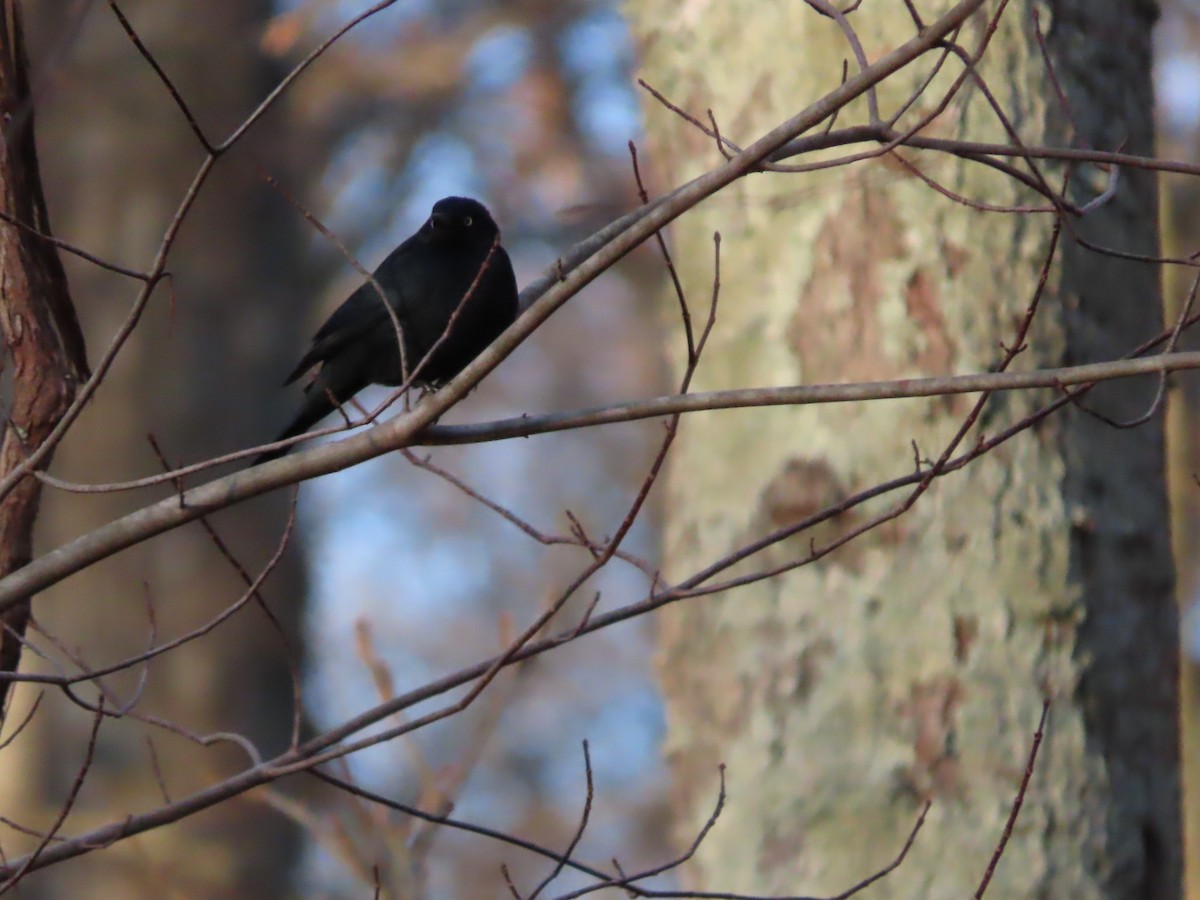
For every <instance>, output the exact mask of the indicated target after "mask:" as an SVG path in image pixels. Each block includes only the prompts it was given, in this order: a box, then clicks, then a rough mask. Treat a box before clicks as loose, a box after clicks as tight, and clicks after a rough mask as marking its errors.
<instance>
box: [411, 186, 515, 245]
mask: <svg viewBox="0 0 1200 900" xmlns="http://www.w3.org/2000/svg"><path fill="white" fill-rule="evenodd" d="M421 231H423V232H424V233H425V235H426V238H427V239H428V240H431V241H438V242H443V241H445V242H447V243H455V244H464V243H465V244H490V243H491V242H492V241H494V240H495V239H496V235H497V234H498V233H499V231H500V229H499V228H497V227H496V222H495V220H494V219H492V214H491V213H490V212H488V209H487V207H486V206H484V205H483V204H482V203H480V202H479V201H478V200H472V199H471V198H470V197H445V198H443V199H441V200H439V201H438V202H437V203H435V204H433V212H431V213H430V215H429V219H428V220H427V221H426V222H425V224H424V226H422V228H421Z"/></svg>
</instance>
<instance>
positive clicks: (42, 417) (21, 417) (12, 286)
mask: <svg viewBox="0 0 1200 900" xmlns="http://www.w3.org/2000/svg"><path fill="white" fill-rule="evenodd" d="M0 54H2V57H0V110H2V111H3V120H2V121H3V122H4V133H3V140H2V141H0V213H3V218H4V219H5V221H4V222H3V223H0V333H2V334H3V336H4V356H3V358H0V368H2V369H3V370H6V371H4V375H5V379H4V384H3V393H4V397H3V403H4V407H5V410H4V414H5V421H4V434H3V438H0V477H5V476H7V475H8V474H9V473H10V472H12V471H13V470H14V469H16V468H17V467H18V466H20V465H21V464H22V463H24V462H25V460H26V458H27V457H28V455H29V454H30V453H31V452H32V451H33V450H35V449H36V448H38V447H39V446H41V444H42V442H43V441H45V440H46V437H47V436H48V435H49V433H50V431H51V430H52V429H53V428H54V426H55V425H56V424H58V422H59V420H60V419H61V418H62V415H63V413H64V412H66V410H67V407H68V406H69V405H70V403H71V400H72V399H73V398H74V396H75V388H76V386H77V385H78V383H79V381H80V379H82V378H85V377H86V376H87V358H86V353H85V351H84V343H83V335H82V333H81V332H80V330H79V322H78V321H77V320H76V318H75V309H74V307H73V306H72V304H71V297H70V294H69V292H68V290H67V276H66V273H65V272H64V271H63V267H62V263H61V262H60V261H59V258H58V251H57V249H56V248H55V246H54V245H53V244H52V243H50V242H49V241H47V240H44V239H43V238H42V237H40V235H49V234H50V218H49V215H48V214H47V212H46V201H45V199H44V198H43V196H42V185H41V178H40V176H39V174H38V160H37V147H36V145H35V144H34V137H33V112H34V111H33V98H32V96H31V94H30V89H29V72H28V62H27V59H26V54H25V44H24V36H23V34H22V27H21V16H20V9H19V7H18V6H17V4H16V0H8V2H6V3H5V4H4V9H3V19H0ZM16 223H20V225H18V224H16ZM22 226H24V227H22ZM49 461H50V460H49V458H47V459H46V460H44V461H43V463H42V464H41V467H42V468H44V467H45V466H46V465H48V464H49ZM41 487H42V486H41V482H39V481H38V480H37V479H36V478H34V477H33V476H28V477H26V478H24V479H23V480H22V481H21V482H19V483H18V484H17V486H16V487H15V489H13V490H12V491H11V492H10V493H9V494H8V496H6V497H3V498H0V575H7V574H9V573H10V572H13V571H15V570H16V569H19V568H21V567H22V566H23V565H25V564H26V563H27V562H29V559H30V555H31V553H32V547H33V540H32V535H33V524H34V522H35V521H36V519H37V512H38V505H39V502H40V501H41V494H42V490H41ZM28 621H29V601H28V600H26V601H25V602H24V603H23V604H21V605H19V606H15V607H12V608H11V609H9V610H6V611H5V612H4V613H3V614H2V615H0V628H2V629H3V633H2V634H0V673H5V672H13V671H15V670H16V668H17V666H18V664H19V663H20V661H21V646H22V645H21V638H22V637H24V635H25V626H26V624H27V623H28ZM9 684H10V682H8V681H0V721H3V718H4V708H5V706H6V704H7V699H8V688H9Z"/></svg>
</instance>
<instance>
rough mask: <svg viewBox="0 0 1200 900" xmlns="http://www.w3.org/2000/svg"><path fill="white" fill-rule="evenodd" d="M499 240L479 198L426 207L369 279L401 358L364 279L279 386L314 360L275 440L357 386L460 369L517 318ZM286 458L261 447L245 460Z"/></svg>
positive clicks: (306, 425) (317, 417) (428, 382)
mask: <svg viewBox="0 0 1200 900" xmlns="http://www.w3.org/2000/svg"><path fill="white" fill-rule="evenodd" d="M499 235H500V229H499V228H497V227H496V223H495V221H494V220H493V219H492V216H491V213H489V212H488V210H487V207H485V206H484V205H483V204H482V203H480V202H479V201H477V200H471V199H469V198H466V197H446V198H444V199H442V200H439V201H438V202H437V203H435V204H434V205H433V211H432V213H431V214H430V216H429V218H428V219H427V220H426V222H425V224H424V225H422V226H421V227H420V229H419V230H418V231H417V233H416V234H414V235H412V236H411V237H409V238H408V239H407V240H406V241H404V243H402V244H401V245H400V246H399V247H397V248H396V249H395V250H393V251H392V252H391V253H390V254H388V256H387V258H386V259H385V260H384V261H383V262H382V263H380V265H379V268H378V269H376V270H375V273H374V277H375V282H376V283H378V285H379V287H380V288H381V289H382V290H383V293H384V295H385V296H386V297H387V304H388V306H389V307H391V309H392V311H393V312H394V313H395V316H396V320H397V321H398V322H399V324H400V328H401V330H402V332H403V334H404V358H403V360H402V359H401V355H400V353H399V343H398V341H397V337H396V327H395V323H393V321H392V316H391V315H389V313H388V310H387V309H386V308H385V307H384V305H383V302H382V300H381V299H380V296H379V291H378V290H376V288H375V285H374V284H372V283H371V282H370V281H368V282H366V283H364V284H363V285H362V286H361V287H360V288H359V289H358V290H356V291H355V292H354V293H353V294H351V295H350V297H349V299H347V300H346V302H344V303H343V304H342V305H341V306H339V307H338V308H337V309H336V310H335V311H334V313H333V315H331V316H330V317H329V320H328V321H327V322H326V323H325V324H324V325H322V326H321V328H320V329H319V330H318V331H317V333H316V335H315V336H314V337H313V341H312V346H311V347H310V348H309V350H308V352H307V353H305V354H304V358H303V359H301V360H300V363H299V365H297V366H296V368H295V370H294V371H293V372H292V374H291V375H289V376H288V377H287V380H286V381H285V382H284V384H285V385H286V384H291V383H292V382H293V381H295V380H296V379H297V378H299V377H300V376H301V375H303V374H304V373H305V372H307V371H308V370H309V369H311V368H312V367H313V366H315V365H317V364H318V363H320V364H321V368H320V370H319V371H318V372H317V374H316V376H315V377H314V378H313V381H312V383H311V384H309V385H308V386H307V387H306V388H305V389H304V394H305V396H304V405H303V406H302V407H301V408H300V412H299V413H297V415H296V417H295V419H293V420H292V423H291V424H290V425H289V426H288V427H287V428H285V429H284V430H283V431H282V432H281V433H280V434H279V437H277V438H276V439H275V440H277V441H281V440H284V439H285V438H290V437H295V436H296V435H298V434H303V433H304V432H306V431H308V429H310V428H312V426H313V425H315V424H317V422H319V421H321V419H323V418H325V416H327V415H328V414H329V413H331V412H333V411H334V410H335V409H337V408H338V407H339V406H340V405H341V404H343V403H346V402H347V401H349V400H350V398H351V397H353V396H354V395H355V394H357V393H358V392H359V391H361V390H362V389H363V388H365V387H366V386H367V385H370V384H382V385H387V386H390V387H395V386H396V385H400V384H403V383H404V381H405V375H406V373H405V367H407V371H408V372H409V373H412V372H416V377H415V378H414V379H413V383H414V384H416V385H420V386H422V387H430V388H433V387H437V386H439V385H441V384H443V383H445V382H447V381H449V380H450V379H452V378H453V377H454V376H455V375H457V374H458V373H459V372H461V371H462V370H463V369H464V368H466V366H467V364H468V363H470V362H471V360H473V359H474V358H475V357H476V356H478V355H479V354H480V353H481V352H482V351H483V350H484V349H485V348H486V347H487V346H488V345H489V344H490V343H491V342H492V341H494V340H495V339H496V338H497V337H498V336H499V334H500V333H501V332H502V331H504V329H505V328H507V327H508V326H509V325H511V324H512V323H513V320H515V319H516V317H517V279H516V276H515V275H513V269H512V263H511V262H510V261H509V258H508V254H507V253H505V252H504V248H503V247H501V246H500V245H499V242H498V241H499ZM476 279H478V281H476ZM472 285H474V289H473V290H472ZM468 292H469V295H468ZM451 320H453V322H452V321H451ZM447 328H449V330H448V331H447ZM439 340H440V341H441V343H438V342H439ZM435 345H436V347H435ZM431 350H432V351H433V352H432V354H430V351H431ZM427 354H430V355H429V358H428V359H425V357H426V355H427ZM422 360H425V361H424V364H423V365H421V361H422ZM402 362H403V363H404V365H402V364H401V363H402ZM418 365H420V369H419V370H418V368H417V367H418ZM287 452H288V451H287V450H270V451H267V452H266V453H263V454H261V455H260V456H259V457H258V458H257V459H256V460H255V461H254V464H255V465H257V464H259V463H262V462H266V461H267V460H271V459H275V458H276V457H279V456H283V455H284V454H285V453H287Z"/></svg>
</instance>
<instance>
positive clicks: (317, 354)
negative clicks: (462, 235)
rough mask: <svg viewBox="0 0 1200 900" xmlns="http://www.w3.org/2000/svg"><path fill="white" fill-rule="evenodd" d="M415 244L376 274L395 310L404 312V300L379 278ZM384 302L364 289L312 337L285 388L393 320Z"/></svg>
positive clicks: (403, 248) (388, 260) (405, 246)
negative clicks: (384, 323)
mask: <svg viewBox="0 0 1200 900" xmlns="http://www.w3.org/2000/svg"><path fill="white" fill-rule="evenodd" d="M414 244H415V241H414V238H413V237H410V238H408V239H407V240H406V241H404V242H403V243H402V244H401V245H400V246H399V247H397V248H396V249H395V250H393V251H392V252H391V253H389V254H388V255H387V257H386V258H385V259H384V261H383V262H382V263H380V264H379V268H377V269H376V270H375V280H376V282H378V283H379V284H380V286H381V287H382V286H384V285H387V287H386V288H385V290H386V291H387V292H388V297H387V299H388V302H389V303H391V304H392V308H393V309H400V310H402V309H403V306H404V304H403V302H402V301H401V298H400V297H398V296H396V295H395V285H391V284H388V279H386V278H383V277H380V276H381V273H383V272H384V271H385V269H388V268H390V267H392V266H394V265H395V264H396V263H397V262H398V261H399V260H400V259H401V258H402V257H404V256H406V255H407V254H408V253H409V252H410V251H411V250H412V247H413V245H414ZM383 303H384V299H383V297H380V296H379V291H378V290H376V287H375V285H374V284H372V283H371V282H369V281H368V282H366V283H365V284H363V285H361V286H360V287H359V288H358V290H356V291H355V292H354V293H353V294H351V295H350V296H349V297H348V298H346V301H345V302H344V303H343V304H342V305H341V306H339V307H338V308H337V309H335V310H334V311H333V314H332V315H331V316H330V317H329V318H328V319H327V320H326V321H325V324H324V325H322V326H321V327H320V328H318V329H317V333H316V334H315V335H313V339H312V346H311V347H309V348H308V352H307V353H305V354H304V358H303V359H301V360H300V362H299V364H297V366H296V368H295V369H294V370H293V371H292V374H290V375H289V376H288V377H287V380H286V381H285V382H284V384H291V383H292V382H293V381H295V380H296V379H297V378H299V377H300V376H301V375H303V374H304V373H305V372H307V371H308V370H309V369H311V368H312V367H313V366H315V365H316V364H317V363H319V362H324V361H325V360H327V359H329V358H330V357H331V356H333V355H334V354H336V353H337V352H338V351H339V350H341V349H342V348H344V347H346V346H348V345H350V344H353V343H354V342H355V341H357V340H359V339H360V338H362V337H364V336H365V335H367V334H369V333H370V332H371V331H372V330H374V329H375V328H377V327H379V326H380V325H381V324H382V323H383V322H385V321H390V320H391V316H390V315H389V314H388V311H387V310H386V309H385V308H384V305H383ZM401 315H402V313H401Z"/></svg>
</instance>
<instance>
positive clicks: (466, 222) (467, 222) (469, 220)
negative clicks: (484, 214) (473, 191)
mask: <svg viewBox="0 0 1200 900" xmlns="http://www.w3.org/2000/svg"><path fill="white" fill-rule="evenodd" d="M473 221H474V219H472V218H471V217H470V216H463V224H464V225H465V226H467V227H468V228H470V227H471V223H472V222H473Z"/></svg>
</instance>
